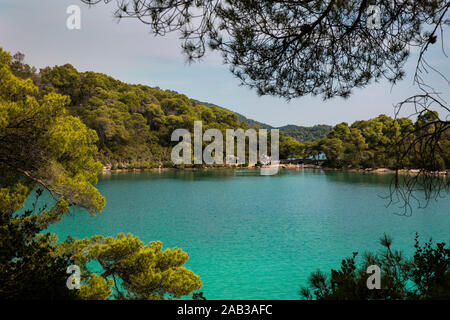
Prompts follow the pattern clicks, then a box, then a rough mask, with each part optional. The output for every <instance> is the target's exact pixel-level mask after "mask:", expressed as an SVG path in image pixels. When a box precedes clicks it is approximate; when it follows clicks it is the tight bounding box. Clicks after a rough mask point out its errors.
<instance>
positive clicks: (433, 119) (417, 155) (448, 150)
mask: <svg viewBox="0 0 450 320" xmlns="http://www.w3.org/2000/svg"><path fill="white" fill-rule="evenodd" d="M431 139H433V141H434V140H437V141H436V143H431V141H430V140H431ZM303 147H304V149H303V151H304V153H305V154H308V155H310V156H313V157H314V156H317V155H318V154H320V153H324V154H325V155H326V158H327V162H326V165H327V166H330V167H335V168H379V167H384V168H392V169H395V168H398V169H403V168H406V169H412V168H414V169H417V168H420V169H426V170H429V171H436V170H446V169H449V168H450V130H449V128H448V127H445V126H444V124H443V123H441V121H439V117H438V115H437V113H436V112H435V111H428V112H426V113H424V114H422V115H420V116H419V117H418V118H417V120H416V122H413V121H412V120H411V119H409V118H398V119H393V118H391V117H389V116H386V115H380V116H378V117H376V118H374V119H370V120H361V121H355V122H354V123H353V124H352V125H350V126H349V125H348V124H347V123H346V122H343V123H340V124H338V125H336V126H334V127H333V129H332V130H331V131H330V132H329V133H328V134H327V136H326V137H325V138H323V139H319V140H316V141H314V142H309V143H306V144H305V145H304V146H303ZM427 155H428V156H427Z"/></svg>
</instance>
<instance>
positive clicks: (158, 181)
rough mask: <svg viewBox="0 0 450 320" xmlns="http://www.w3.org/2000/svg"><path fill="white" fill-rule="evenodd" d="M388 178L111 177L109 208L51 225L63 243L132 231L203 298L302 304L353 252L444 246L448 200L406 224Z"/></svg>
mask: <svg viewBox="0 0 450 320" xmlns="http://www.w3.org/2000/svg"><path fill="white" fill-rule="evenodd" d="M391 177H392V176H389V175H375V174H363V173H348V172H347V173H346V172H332V171H320V170H308V169H305V170H284V171H282V172H281V173H280V174H279V175H276V176H259V172H258V171H256V170H255V171H254V170H236V171H234V170H220V171H217V170H211V171H166V172H161V173H158V172H141V173H112V174H107V175H103V176H102V178H101V179H100V181H99V183H98V188H99V190H100V192H101V193H102V194H103V195H104V196H105V197H106V200H107V205H106V206H105V208H104V210H103V212H101V213H100V214H98V215H97V216H96V217H90V216H89V215H88V214H87V213H83V212H78V213H77V214H75V215H74V216H66V217H65V218H64V219H63V220H62V221H61V222H59V223H57V224H55V225H53V226H51V228H50V231H52V232H55V233H56V234H57V235H58V236H59V237H60V239H64V238H65V237H66V236H67V235H71V236H73V237H78V238H82V237H90V236H93V235H95V234H101V235H105V236H109V235H110V236H116V235H117V234H118V233H120V232H125V233H127V232H131V233H132V234H134V235H136V236H139V238H140V239H141V240H142V241H144V242H150V241H153V240H161V241H163V244H164V246H165V247H174V246H178V247H180V248H182V249H183V250H185V251H186V252H188V253H189V254H190V259H189V262H188V264H187V267H188V268H190V269H191V270H193V271H194V272H195V273H197V274H198V275H199V276H200V277H201V279H202V282H203V288H202V290H201V291H203V292H204V295H205V296H206V298H207V299H299V297H300V296H299V295H298V289H299V287H300V286H301V285H305V284H306V282H307V279H308V276H309V274H310V273H311V272H313V271H315V270H317V269H321V270H322V271H326V272H327V273H328V272H329V270H330V268H337V267H338V266H339V265H340V262H341V260H342V258H344V257H347V256H350V255H351V254H352V252H354V251H357V252H360V253H363V252H364V251H367V250H372V251H374V250H379V249H380V246H379V244H378V239H379V238H380V237H381V236H382V235H383V233H387V234H389V235H391V236H392V237H393V239H394V242H393V246H394V247H395V248H397V249H404V250H405V253H407V254H408V255H410V254H411V253H412V252H413V244H414V234H415V232H419V234H420V236H421V241H424V240H426V239H427V240H428V239H429V238H430V237H431V236H432V237H433V240H437V241H446V242H449V241H450V230H449V227H450V198H445V199H441V200H439V201H438V202H434V201H433V202H431V203H430V204H429V206H428V207H427V208H426V209H416V210H414V212H413V215H412V216H411V217H405V216H399V215H396V214H395V213H398V212H400V210H398V209H397V208H396V207H395V206H392V207H389V208H386V204H387V200H385V199H383V198H381V196H386V195H388V191H389V183H390V179H391Z"/></svg>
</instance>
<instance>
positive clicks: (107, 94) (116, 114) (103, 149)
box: [10, 53, 301, 169]
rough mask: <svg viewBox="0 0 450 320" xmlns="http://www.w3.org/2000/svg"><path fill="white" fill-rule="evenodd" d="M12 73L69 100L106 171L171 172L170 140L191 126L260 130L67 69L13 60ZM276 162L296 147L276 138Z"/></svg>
mask: <svg viewBox="0 0 450 320" xmlns="http://www.w3.org/2000/svg"><path fill="white" fill-rule="evenodd" d="M10 67H11V70H12V72H13V73H14V74H15V75H16V76H18V77H20V78H22V79H31V80H32V81H33V82H34V83H35V84H36V86H38V87H39V88H40V90H41V91H42V92H43V93H45V94H48V93H52V92H53V93H58V94H61V95H64V96H67V97H68V98H69V100H68V101H69V102H68V106H67V112H68V113H69V114H70V115H72V116H74V117H77V118H79V119H81V121H82V122H83V123H84V124H85V125H86V126H87V127H88V128H90V129H93V130H95V132H96V133H97V136H98V142H97V146H98V150H99V154H98V158H99V160H100V161H101V162H102V163H103V165H105V166H110V167H111V168H113V169H115V168H154V167H159V166H171V165H172V163H171V161H170V153H171V148H172V147H173V146H174V145H175V144H176V143H174V142H171V134H172V132H173V131H174V130H175V129H178V128H183V129H188V130H190V131H191V132H192V130H193V125H194V121H196V120H201V121H202V123H203V130H207V129H210V128H216V129H219V130H221V131H222V132H223V134H225V130H226V129H237V128H242V129H244V130H246V129H248V128H256V129H258V128H261V126H258V125H253V124H248V123H246V122H241V121H239V115H238V114H236V113H233V112H231V111H229V110H227V109H225V108H221V107H217V106H215V105H212V104H207V105H205V104H203V103H201V102H199V101H196V100H192V99H189V98H188V97H187V96H186V95H184V94H180V93H178V92H175V91H171V90H161V89H160V88H158V87H149V86H145V85H130V84H126V83H124V82H121V81H119V80H116V79H114V78H112V77H110V76H108V75H105V74H102V73H96V72H91V71H89V72H79V71H78V70H76V69H75V68H74V67H73V66H72V65H70V64H66V65H63V66H55V67H46V68H44V69H41V70H40V72H37V71H36V69H35V68H33V67H30V66H29V65H27V64H25V63H24V55H23V54H20V53H18V54H16V55H14V56H13V58H12V60H11V63H10ZM280 144H281V147H280V150H281V154H280V156H281V157H287V156H288V155H289V154H293V153H298V152H297V151H298V150H300V147H301V145H300V143H298V142H297V141H295V139H293V138H290V137H285V136H283V135H282V134H281V137H280Z"/></svg>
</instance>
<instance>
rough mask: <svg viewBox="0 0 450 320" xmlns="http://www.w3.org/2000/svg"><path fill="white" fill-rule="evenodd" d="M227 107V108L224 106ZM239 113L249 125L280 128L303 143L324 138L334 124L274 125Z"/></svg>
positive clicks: (203, 103) (207, 104)
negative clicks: (307, 125)
mask: <svg viewBox="0 0 450 320" xmlns="http://www.w3.org/2000/svg"><path fill="white" fill-rule="evenodd" d="M191 101H192V102H193V103H195V104H202V105H205V106H213V104H211V103H208V102H201V101H198V100H194V99H191ZM223 109H225V108H223ZM235 113H236V114H237V115H238V120H239V122H245V123H247V124H249V125H256V126H259V127H261V128H263V129H279V130H280V131H281V132H282V133H283V134H284V135H285V136H289V137H292V138H295V139H296V140H297V141H298V142H300V143H303V142H306V141H314V140H317V139H322V138H324V137H325V136H326V135H327V134H328V132H330V131H331V128H332V126H329V125H326V124H319V125H315V126H312V127H305V126H297V125H293V124H289V125H286V126H282V127H274V126H271V125H270V124H267V123H263V122H259V121H256V120H253V119H249V118H247V117H246V116H244V115H242V114H240V113H237V112H235Z"/></svg>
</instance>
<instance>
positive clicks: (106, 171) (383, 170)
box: [102, 164, 450, 176]
mask: <svg viewBox="0 0 450 320" xmlns="http://www.w3.org/2000/svg"><path fill="white" fill-rule="evenodd" d="M255 168H257V167H254V166H253V167H250V166H248V167H238V166H219V167H201V168H192V167H189V168H186V167H184V168H164V167H162V166H160V167H158V168H122V169H112V168H111V167H108V166H105V167H103V171H102V174H110V173H114V172H162V171H175V170H184V171H197V170H242V169H255ZM280 169H286V170H294V169H295V170H299V169H316V170H326V171H342V172H359V173H372V174H395V170H392V169H389V168H375V169H374V168H366V169H358V168H328V167H323V166H318V165H312V164H305V165H295V164H280ZM398 173H399V174H407V175H417V174H419V173H421V170H420V169H401V170H398ZM434 174H436V175H440V176H448V175H450V172H449V171H439V172H434Z"/></svg>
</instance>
